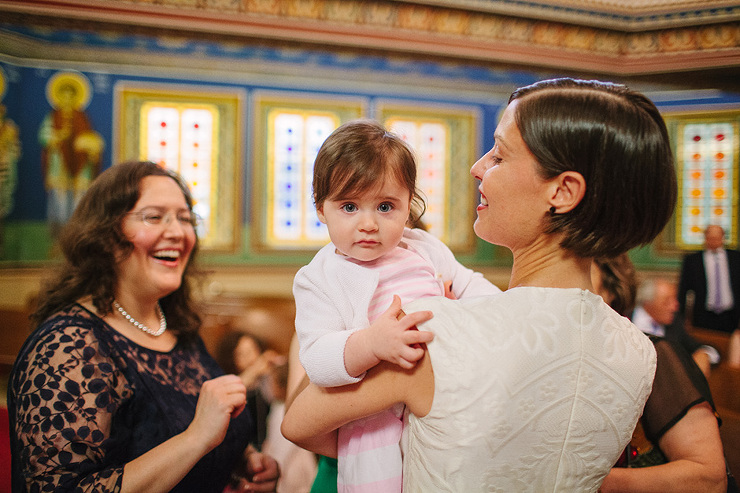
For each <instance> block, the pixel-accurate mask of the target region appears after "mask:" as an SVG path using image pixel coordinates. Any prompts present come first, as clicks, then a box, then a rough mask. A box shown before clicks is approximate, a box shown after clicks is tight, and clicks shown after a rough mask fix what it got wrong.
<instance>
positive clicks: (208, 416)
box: [186, 375, 247, 453]
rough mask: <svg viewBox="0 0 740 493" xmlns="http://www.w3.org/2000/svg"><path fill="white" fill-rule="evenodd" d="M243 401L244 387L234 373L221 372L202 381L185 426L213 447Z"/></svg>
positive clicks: (207, 450) (197, 438) (209, 448)
mask: <svg viewBox="0 0 740 493" xmlns="http://www.w3.org/2000/svg"><path fill="white" fill-rule="evenodd" d="M246 404H247V388H246V387H245V386H244V383H242V381H241V379H240V378H239V377H238V376H236V375H223V376H221V377H217V378H214V379H213V380H208V381H207V382H205V383H204V384H203V387H201V390H200V397H198V404H197V406H196V408H195V417H194V418H193V421H192V422H191V423H190V426H188V429H187V430H186V432H187V433H190V434H191V435H192V436H194V437H195V439H196V440H198V442H196V443H201V444H203V445H204V446H205V447H206V453H207V452H210V451H211V450H213V449H214V448H216V447H217V446H218V445H219V444H220V443H221V442H222V441H223V439H224V437H225V436H226V430H227V429H228V427H229V422H230V421H231V418H234V417H236V416H238V415H239V414H240V413H241V412H242V411H243V410H244V407H245V406H246Z"/></svg>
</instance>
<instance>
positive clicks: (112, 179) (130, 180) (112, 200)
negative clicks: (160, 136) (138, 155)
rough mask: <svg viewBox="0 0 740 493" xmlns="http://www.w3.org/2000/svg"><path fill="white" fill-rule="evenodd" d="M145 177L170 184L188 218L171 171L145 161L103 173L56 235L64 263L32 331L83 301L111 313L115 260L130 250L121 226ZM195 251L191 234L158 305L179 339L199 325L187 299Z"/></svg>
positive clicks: (41, 304)
mask: <svg viewBox="0 0 740 493" xmlns="http://www.w3.org/2000/svg"><path fill="white" fill-rule="evenodd" d="M147 176H165V177H168V178H171V179H172V180H174V181H175V183H177V185H178V186H179V187H180V190H182V193H183V195H184V196H185V200H186V202H187V204H188V208H189V209H190V210H191V212H192V208H193V198H192V196H191V194H190V191H189V189H188V187H187V185H186V184H185V182H184V181H183V180H182V179H181V178H180V176H179V175H177V174H176V173H174V172H172V171H170V170H167V169H165V168H163V167H161V166H158V165H157V164H155V163H152V162H147V161H139V162H127V163H122V164H118V165H115V166H111V167H110V168H109V169H107V170H105V171H104V172H103V173H102V174H101V175H100V176H98V177H97V178H96V179H95V181H94V182H93V183H92V185H91V186H90V189H89V190H88V191H87V192H86V193H85V195H84V197H83V198H82V200H81V201H80V203H79V204H78V205H77V207H76V208H75V211H74V213H73V214H72V217H71V218H70V220H69V222H68V223H67V224H65V226H64V228H63V229H62V231H61V234H60V237H59V246H60V249H61V251H62V254H63V255H64V263H63V264H62V266H61V268H60V269H59V272H58V273H57V275H56V277H55V278H54V279H53V280H52V281H51V282H50V283H49V284H48V285H47V286H46V287H45V289H44V292H43V293H42V294H41V295H40V296H39V306H38V308H37V309H36V311H35V312H34V313H33V314H32V315H31V319H32V320H33V322H34V324H35V325H36V326H38V325H39V324H40V323H41V322H43V321H44V320H45V319H46V318H48V317H49V316H51V315H53V314H54V313H56V312H57V311H59V310H61V309H63V308H64V307H66V306H68V305H70V304H72V303H74V302H76V301H77V300H79V299H80V298H82V297H85V296H91V297H92V303H93V305H95V308H96V309H97V310H98V311H99V312H100V313H102V314H104V315H105V314H108V313H111V312H112V304H113V298H114V296H115V287H116V282H117V277H116V268H115V266H116V263H117V262H116V258H117V255H123V256H124V257H125V256H128V255H130V254H131V251H132V250H133V244H132V243H131V242H130V241H128V240H127V239H126V237H125V236H124V235H123V232H122V229H121V222H122V220H123V218H124V216H125V215H126V213H128V212H130V211H131V209H133V208H134V206H135V205H136V202H137V201H138V200H139V197H140V195H141V189H140V186H141V180H142V179H144V178H145V177H147ZM197 250H198V237H197V233H196V239H195V246H194V247H193V251H192V252H191V254H190V260H189V262H188V265H187V266H186V268H185V271H184V273H183V279H182V283H181V285H180V287H179V288H178V289H177V290H175V291H174V292H172V293H170V294H169V295H167V296H165V297H164V298H162V299H161V300H160V305H161V307H162V311H163V312H164V314H165V316H166V317H167V322H168V326H169V327H171V328H172V330H173V331H174V332H176V333H178V334H181V335H187V334H192V333H195V332H196V331H197V330H198V328H199V327H200V322H201V320H200V317H199V316H198V314H197V313H196V312H195V310H194V308H193V303H192V299H191V293H190V289H191V286H190V278H191V276H192V274H193V269H194V268H193V261H194V258H195V256H196V254H197Z"/></svg>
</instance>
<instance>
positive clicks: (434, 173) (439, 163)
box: [385, 117, 449, 238]
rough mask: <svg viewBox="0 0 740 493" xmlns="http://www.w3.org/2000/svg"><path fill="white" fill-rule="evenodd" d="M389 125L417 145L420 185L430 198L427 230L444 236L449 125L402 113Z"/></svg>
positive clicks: (395, 131)
mask: <svg viewBox="0 0 740 493" xmlns="http://www.w3.org/2000/svg"><path fill="white" fill-rule="evenodd" d="M385 125H386V128H388V129H389V130H391V131H392V132H394V133H396V134H398V135H399V136H400V137H401V138H402V139H403V140H404V141H405V142H406V143H407V144H409V145H410V146H411V147H412V148H413V149H414V151H415V155H416V159H417V165H418V171H417V177H416V186H417V188H418V189H419V190H420V191H421V192H422V193H423V194H424V195H423V196H424V198H425V201H426V211H425V212H424V219H423V222H424V225H425V226H426V229H427V231H429V232H430V233H432V234H433V235H435V236H437V237H439V238H441V237H443V236H444V235H445V224H446V217H447V207H446V204H447V180H446V176H447V166H448V163H449V158H448V155H447V150H448V149H447V143H448V142H449V128H448V127H447V125H445V124H444V123H441V122H435V121H429V120H424V119H413V120H411V119H404V118H402V117H393V118H389V119H387V120H386V121H385Z"/></svg>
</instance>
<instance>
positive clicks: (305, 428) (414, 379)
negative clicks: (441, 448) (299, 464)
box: [281, 354, 434, 456]
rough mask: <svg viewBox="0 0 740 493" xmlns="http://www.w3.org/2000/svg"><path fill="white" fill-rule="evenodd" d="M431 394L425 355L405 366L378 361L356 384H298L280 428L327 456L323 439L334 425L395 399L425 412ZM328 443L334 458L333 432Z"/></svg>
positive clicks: (431, 376) (419, 413) (416, 411)
mask: <svg viewBox="0 0 740 493" xmlns="http://www.w3.org/2000/svg"><path fill="white" fill-rule="evenodd" d="M306 383H307V382H306ZM433 397H434V374H433V372H432V365H431V362H430V361H429V356H428V355H426V354H425V355H424V357H422V359H421V360H420V361H419V363H418V364H417V365H416V366H415V367H414V368H412V369H410V370H404V369H401V368H400V367H398V366H396V365H394V364H392V363H388V362H385V361H384V362H381V363H380V364H379V365H377V366H376V367H374V368H372V369H371V370H370V371H368V373H367V375H366V376H365V379H364V380H363V381H362V382H359V383H356V384H352V385H345V386H343V387H333V388H325V387H318V386H316V385H313V384H307V385H306V386H305V388H303V389H301V388H299V389H298V390H297V393H296V397H295V399H294V400H293V401H292V403H289V404H290V405H289V406H288V404H286V413H285V417H284V418H283V423H282V427H281V430H282V432H283V435H284V436H285V438H287V439H288V440H290V441H292V442H294V443H296V444H297V445H299V446H301V447H303V448H306V449H308V450H311V451H313V452H317V453H321V454H322V455H327V454H326V452H327V448H326V447H327V443H326V442H327V441H329V440H331V439H332V435H331V434H332V432H334V431H335V430H336V429H337V428H339V427H340V426H342V425H344V424H346V423H349V422H350V421H354V420H356V419H359V418H362V417H365V416H370V415H372V414H375V413H378V412H380V411H382V410H384V409H388V408H390V407H391V406H393V405H394V404H396V403H399V402H402V403H404V404H406V405H407V406H408V408H409V410H410V411H411V412H412V413H414V414H415V415H416V416H419V417H422V416H426V414H427V413H428V412H429V410H430V409H431V406H432V399H433ZM333 442H334V454H333V455H334V456H335V455H336V436H334V437H333Z"/></svg>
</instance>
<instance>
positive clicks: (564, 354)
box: [402, 287, 656, 493]
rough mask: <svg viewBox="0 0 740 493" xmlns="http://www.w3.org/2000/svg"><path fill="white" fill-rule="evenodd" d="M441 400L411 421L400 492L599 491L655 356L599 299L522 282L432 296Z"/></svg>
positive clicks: (421, 305)
mask: <svg viewBox="0 0 740 493" xmlns="http://www.w3.org/2000/svg"><path fill="white" fill-rule="evenodd" d="M418 310H432V311H433V312H434V318H433V319H432V320H430V321H429V322H427V323H425V324H423V325H421V326H420V327H419V328H420V329H421V330H430V331H432V332H434V333H435V339H434V341H432V342H431V343H430V344H429V345H428V348H429V355H430V357H431V362H432V367H433V371H434V385H435V390H434V401H433V404H432V408H431V410H430V412H429V414H428V415H427V416H425V417H423V418H417V417H416V416H414V415H408V425H407V426H406V429H405V431H404V437H403V440H402V449H403V452H404V471H403V474H404V493H414V492H424V493H428V492H437V491H449V492H456V493H457V492H466V493H468V492H476V491H494V492H506V493H510V492H519V491H532V492H551V491H552V492H554V491H558V492H569V493H570V492H592V491H596V490H597V489H598V488H599V486H600V484H601V482H602V481H603V479H604V477H605V476H606V474H607V473H608V472H609V470H610V468H611V466H612V465H613V464H614V463H615V462H616V461H617V459H618V458H619V455H620V454H621V452H622V451H623V450H624V447H625V446H626V445H627V443H628V442H629V440H630V438H631V436H632V431H633V430H634V428H635V424H636V423H637V420H638V418H639V417H640V415H641V413H642V408H643V406H644V404H645V401H646V400H647V397H648V395H649V393H650V390H651V387H652V381H653V376H654V374H655V362H656V357H655V349H654V348H653V345H652V343H651V342H650V340H649V339H648V338H647V337H646V336H645V335H644V334H642V333H641V332H640V331H639V330H638V329H637V328H636V327H635V326H634V325H632V323H631V322H630V321H629V320H627V319H626V318H624V317H621V316H619V315H618V314H617V313H616V312H614V311H613V310H612V309H611V308H609V306H608V305H607V304H606V303H604V301H603V300H602V299H601V297H599V296H596V295H594V294H592V293H590V292H589V291H584V290H580V289H554V288H532V287H521V288H513V289H509V290H508V291H505V292H503V293H501V294H498V295H491V296H485V297H480V298H473V299H469V300H459V301H452V300H447V299H443V298H427V299H422V300H418V301H414V302H413V303H410V304H408V305H406V306H404V311H406V313H411V312H414V311H418Z"/></svg>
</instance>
